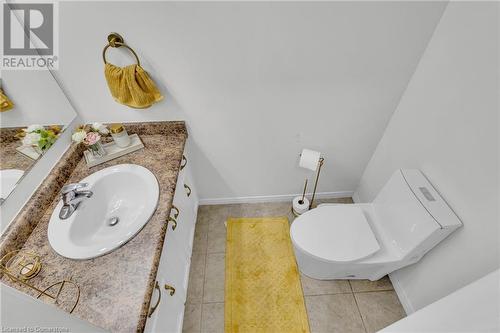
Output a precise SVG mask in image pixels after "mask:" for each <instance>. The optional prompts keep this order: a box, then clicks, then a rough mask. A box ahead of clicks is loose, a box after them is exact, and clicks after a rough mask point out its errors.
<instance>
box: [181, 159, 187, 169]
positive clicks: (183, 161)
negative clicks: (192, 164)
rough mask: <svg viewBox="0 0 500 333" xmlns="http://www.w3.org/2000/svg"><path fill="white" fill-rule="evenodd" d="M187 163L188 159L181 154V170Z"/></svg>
mask: <svg viewBox="0 0 500 333" xmlns="http://www.w3.org/2000/svg"><path fill="white" fill-rule="evenodd" d="M187 164H188V160H187V158H186V156H184V155H182V161H181V170H182V169H184V168H185V167H186V165H187Z"/></svg>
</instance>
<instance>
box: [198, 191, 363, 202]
mask: <svg viewBox="0 0 500 333" xmlns="http://www.w3.org/2000/svg"><path fill="white" fill-rule="evenodd" d="M353 193H354V192H353V191H338V192H321V193H316V197H315V198H316V199H335V198H346V197H352V195H353ZM299 195H302V193H296V194H282V195H261V196H253V197H233V198H205V199H200V206H203V205H204V206H206V205H226V204H239V203H262V202H286V201H292V200H293V198H295V197H296V196H299ZM306 195H307V197H308V198H311V195H312V193H308V194H306Z"/></svg>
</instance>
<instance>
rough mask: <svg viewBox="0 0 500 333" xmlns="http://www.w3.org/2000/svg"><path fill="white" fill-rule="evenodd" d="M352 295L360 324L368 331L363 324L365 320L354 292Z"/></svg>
mask: <svg viewBox="0 0 500 333" xmlns="http://www.w3.org/2000/svg"><path fill="white" fill-rule="evenodd" d="M349 284H350V283H349ZM352 297H353V298H354V303H356V309H358V314H359V317H360V318H361V324H362V325H363V328H364V329H365V332H366V333H368V328H367V327H366V325H365V320H364V319H363V315H362V314H361V309H360V308H359V304H358V300H357V299H356V295H355V294H354V293H352Z"/></svg>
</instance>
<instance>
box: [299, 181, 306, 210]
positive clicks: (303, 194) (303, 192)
mask: <svg viewBox="0 0 500 333" xmlns="http://www.w3.org/2000/svg"><path fill="white" fill-rule="evenodd" d="M306 189H307V178H306V181H305V183H304V191H302V199H300V201H299V203H300V204H301V205H302V204H304V198H305V197H306Z"/></svg>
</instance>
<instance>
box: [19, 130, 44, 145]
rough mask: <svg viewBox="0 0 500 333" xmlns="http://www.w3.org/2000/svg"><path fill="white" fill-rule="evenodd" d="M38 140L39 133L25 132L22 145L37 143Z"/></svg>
mask: <svg viewBox="0 0 500 333" xmlns="http://www.w3.org/2000/svg"><path fill="white" fill-rule="evenodd" d="M38 141H40V134H39V133H27V134H26V136H25V137H24V138H23V145H24V146H34V145H38Z"/></svg>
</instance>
